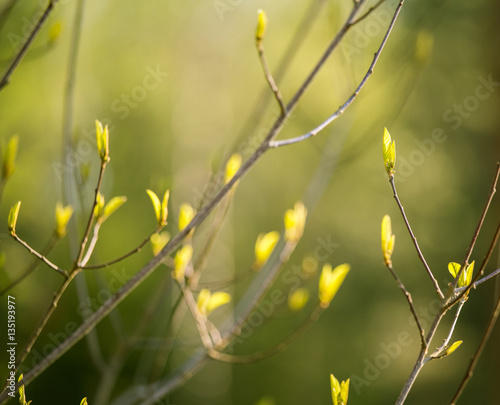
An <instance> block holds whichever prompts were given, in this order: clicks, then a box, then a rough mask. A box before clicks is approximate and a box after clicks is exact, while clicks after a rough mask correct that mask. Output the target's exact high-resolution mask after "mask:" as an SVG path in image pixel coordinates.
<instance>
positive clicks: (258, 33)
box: [255, 9, 267, 43]
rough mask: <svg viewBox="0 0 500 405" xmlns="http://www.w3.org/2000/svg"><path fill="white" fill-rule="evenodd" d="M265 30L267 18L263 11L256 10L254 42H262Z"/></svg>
mask: <svg viewBox="0 0 500 405" xmlns="http://www.w3.org/2000/svg"><path fill="white" fill-rule="evenodd" d="M266 28H267V16H266V13H265V12H264V10H261V9H259V10H257V29H256V30H255V40H256V41H257V43H260V42H262V40H263V39H264V34H265V33H266Z"/></svg>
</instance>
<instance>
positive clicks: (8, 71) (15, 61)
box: [0, 0, 57, 90]
mask: <svg viewBox="0 0 500 405" xmlns="http://www.w3.org/2000/svg"><path fill="white" fill-rule="evenodd" d="M56 2H57V1H56V0H49V2H48V4H47V7H46V8H45V11H44V12H43V14H42V15H41V16H40V18H39V19H38V21H37V22H36V24H35V26H34V27H33V29H32V30H31V32H30V34H29V35H28V37H27V38H26V41H25V42H24V44H23V46H22V47H21V49H19V51H18V52H17V53H16V55H15V56H14V58H13V59H12V62H11V63H10V65H9V66H8V67H7V69H6V71H5V73H4V74H3V75H2V78H1V79H0V90H2V89H3V88H4V87H5V86H6V85H7V84H9V81H10V77H11V76H12V74H13V73H14V71H15V70H16V68H17V67H18V66H19V64H20V63H21V61H22V60H23V58H24V55H26V52H28V49H29V47H30V45H31V43H32V42H33V40H34V39H35V37H36V35H37V34H38V32H39V31H40V28H42V25H43V24H44V22H45V21H46V20H47V18H48V16H49V14H50V13H51V11H52V9H53V8H54V5H55V3H56Z"/></svg>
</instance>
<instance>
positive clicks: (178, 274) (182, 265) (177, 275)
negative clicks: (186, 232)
mask: <svg viewBox="0 0 500 405" xmlns="http://www.w3.org/2000/svg"><path fill="white" fill-rule="evenodd" d="M192 257H193V246H191V245H184V246H183V247H182V248H180V249H179V250H178V251H177V253H176V255H175V259H174V265H175V267H174V270H173V272H172V277H173V278H174V279H175V280H177V281H178V282H179V283H182V282H183V281H184V276H185V274H186V269H187V267H188V265H189V263H190V262H191V258H192Z"/></svg>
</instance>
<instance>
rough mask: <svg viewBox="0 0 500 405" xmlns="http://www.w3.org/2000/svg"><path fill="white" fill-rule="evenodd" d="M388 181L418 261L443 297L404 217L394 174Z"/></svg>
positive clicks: (440, 296)
mask: <svg viewBox="0 0 500 405" xmlns="http://www.w3.org/2000/svg"><path fill="white" fill-rule="evenodd" d="M389 183H391V187H392V192H393V195H394V199H395V200H396V203H397V204H398V207H399V210H400V211H401V215H402V216H403V220H404V222H405V224H406V228H407V229H408V232H409V233H410V236H411V240H412V241H413V244H414V245H415V249H416V250H417V254H418V257H419V258H420V261H421V262H422V263H423V264H424V267H425V270H426V271H427V274H429V277H430V279H431V281H432V284H433V285H434V289H435V290H436V293H437V295H438V296H439V298H441V299H443V298H444V295H443V293H442V292H441V289H440V288H439V284H438V282H437V280H436V278H435V277H434V275H433V274H432V271H431V269H430V268H429V266H428V264H427V262H426V261H425V258H424V255H423V254H422V251H421V250H420V247H419V246H418V242H417V238H416V237H415V235H414V234H413V231H412V229H411V226H410V223H409V222H408V218H407V217H406V214H405V210H404V208H403V205H402V204H401V201H400V200H399V197H398V192H397V191H396V185H395V184H394V176H389Z"/></svg>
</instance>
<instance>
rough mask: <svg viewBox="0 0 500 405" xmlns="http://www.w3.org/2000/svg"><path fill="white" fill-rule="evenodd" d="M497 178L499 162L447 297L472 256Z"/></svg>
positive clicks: (499, 172) (499, 167) (451, 292)
mask: <svg viewBox="0 0 500 405" xmlns="http://www.w3.org/2000/svg"><path fill="white" fill-rule="evenodd" d="M499 177H500V162H497V168H496V172H495V176H494V179H493V183H492V185H491V189H490V192H489V194H488V198H487V200H486V203H485V205H484V208H483V211H482V212H481V217H480V218H479V222H478V224H477V227H476V230H475V232H474V235H473V236H472V241H471V243H470V245H469V247H468V248H467V251H466V253H465V258H464V260H463V261H462V266H461V268H460V271H459V272H458V274H457V276H456V277H455V279H454V280H453V283H452V284H451V286H450V290H449V292H448V295H449V297H451V296H452V294H453V291H454V290H455V288H457V284H458V280H459V279H460V277H461V276H462V273H463V272H464V271H465V268H466V267H467V266H468V265H469V259H470V256H471V254H472V251H473V250H474V246H475V245H476V241H477V238H478V236H479V232H480V231H481V227H482V226H483V222H484V218H486V214H487V213H488V210H489V208H490V204H491V201H492V200H493V196H494V195H495V193H496V191H497V189H496V185H497V183H498V178H499Z"/></svg>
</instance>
